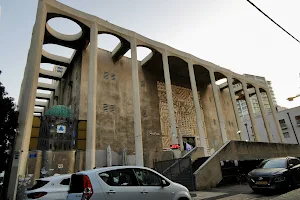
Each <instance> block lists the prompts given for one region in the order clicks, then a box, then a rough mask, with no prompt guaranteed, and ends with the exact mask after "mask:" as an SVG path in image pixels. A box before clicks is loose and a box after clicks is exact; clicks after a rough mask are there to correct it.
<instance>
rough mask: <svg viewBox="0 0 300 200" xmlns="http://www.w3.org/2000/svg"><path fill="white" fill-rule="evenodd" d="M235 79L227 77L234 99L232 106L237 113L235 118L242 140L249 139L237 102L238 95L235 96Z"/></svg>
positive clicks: (232, 98)
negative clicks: (233, 83)
mask: <svg viewBox="0 0 300 200" xmlns="http://www.w3.org/2000/svg"><path fill="white" fill-rule="evenodd" d="M232 82H233V79H232V78H231V77H227V84H228V88H229V92H230V97H231V101H232V106H233V110H234V115H235V119H236V123H237V126H238V130H239V131H241V133H240V135H241V136H240V138H241V140H247V139H248V138H247V137H246V135H247V133H244V132H243V131H244V127H243V124H242V121H241V118H240V113H239V110H238V107H237V103H236V97H235V92H234V89H233V85H232Z"/></svg>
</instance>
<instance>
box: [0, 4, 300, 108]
mask: <svg viewBox="0 0 300 200" xmlns="http://www.w3.org/2000/svg"><path fill="white" fill-rule="evenodd" d="M37 2H38V1H37V0H0V7H1V9H0V10H1V11H0V13H1V16H0V70H1V71H2V75H0V81H1V82H2V83H3V84H4V86H5V87H6V90H7V92H8V93H9V95H10V96H12V97H14V98H15V100H16V101H17V100H18V97H19V91H20V86H21V81H22V79H23V74H24V69H25V65H26V59H27V54H28V49H29V45H30V40H31V33H32V28H33V25H34V22H35V15H36V8H37ZM59 2H61V3H64V4H66V5H68V6H71V7H73V8H76V9H78V10H81V11H83V12H87V13H90V14H92V15H95V16H98V17H100V18H102V19H104V20H107V21H109V22H110V23H113V24H115V25H118V26H121V27H123V28H126V29H129V30H132V31H135V32H137V33H139V34H141V35H144V36H146V37H148V38H151V39H153V40H156V41H159V42H162V43H165V44H167V45H169V46H172V47H174V48H176V49H179V50H181V51H185V52H187V53H190V54H193V55H194V56H197V57H199V58H201V59H204V60H207V61H210V62H213V63H214V64H217V65H219V66H221V67H224V68H227V69H230V70H232V71H234V72H237V73H240V74H243V73H247V74H254V75H259V76H264V77H266V79H267V80H269V81H272V85H273V89H274V92H275V96H276V98H277V102H278V104H279V105H281V106H285V107H288V108H291V107H295V106H299V105H300V97H299V98H298V99H295V100H294V101H293V102H289V101H287V100H286V99H287V98H288V97H290V96H294V95H296V94H299V93H300V77H299V73H300V68H299V66H300V56H299V54H298V53H300V43H298V42H296V41H295V40H294V39H292V38H291V37H290V36H288V35H287V34H286V33H285V32H283V31H282V30H281V29H279V28H278V27H277V26H275V25H274V24H273V23H272V22H271V21H270V20H268V19H267V18H266V17H265V16H263V15H262V14H261V13H260V12H258V11H257V10H256V9H255V8H254V7H252V6H251V5H250V4H249V3H248V2H247V1H246V0H226V1H225V0H186V1H182V0H164V1H162V0H151V1H149V0H147V1H146V0H130V1H124V0H59ZM252 2H253V3H255V4H256V5H257V6H258V7H259V8H261V9H262V10H263V11H264V12H265V13H267V14H268V15H269V16H270V17H272V18H273V19H274V20H275V21H276V22H278V23H279V24H280V25H281V26H283V27H284V28H285V29H287V30H288V31H289V32H290V33H292V34H293V35H294V36H295V37H296V38H298V39H300V26H299V24H298V23H299V19H300V12H299V7H300V1H299V0H288V1H283V0H263V1H262V0H252ZM49 25H50V26H52V27H53V28H55V29H56V30H58V31H61V32H63V33H66V34H74V33H77V32H78V31H79V30H80V29H79V28H78V26H77V25H75V24H73V23H71V22H68V21H62V20H60V19H54V20H51V21H49ZM98 38H99V41H98V47H99V48H104V49H107V50H112V49H113V48H114V47H115V46H116V45H117V44H118V40H117V39H116V38H114V37H113V36H109V35H100V36H99V37H98ZM43 48H44V49H45V50H47V51H49V52H51V53H54V54H58V55H64V56H67V57H68V56H70V55H71V54H72V51H71V50H70V49H67V48H59V47H57V46H55V45H45V46H43ZM146 52H147V50H143V49H138V57H139V59H141V58H142V57H143V56H145V54H146ZM126 55H130V54H126ZM41 67H42V68H45V69H49V67H50V66H49V65H45V64H44V65H43V66H41ZM42 81H43V80H42Z"/></svg>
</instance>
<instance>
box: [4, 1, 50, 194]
mask: <svg viewBox="0 0 300 200" xmlns="http://www.w3.org/2000/svg"><path fill="white" fill-rule="evenodd" d="M46 15H47V10H46V7H45V5H44V2H43V1H39V2H38V9H37V14H36V22H35V25H34V27H33V33H32V38H31V44H30V49H29V52H28V58H27V63H26V70H25V73H26V74H25V77H26V80H24V86H23V89H22V91H21V93H22V94H21V100H20V101H19V102H20V107H19V121H18V122H19V128H18V131H19V133H18V134H17V136H16V144H15V152H14V154H13V163H12V168H11V173H10V178H9V185H8V193H7V195H8V197H9V198H10V199H12V200H15V199H16V193H17V186H18V178H19V177H24V176H25V173H26V166H27V158H28V150H29V143H30V136H31V129H32V120H33V112H34V104H35V98H36V90H37V84H38V78H39V70H40V61H41V53H42V45H43V41H44V33H45V25H46Z"/></svg>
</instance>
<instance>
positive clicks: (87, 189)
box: [82, 175, 94, 200]
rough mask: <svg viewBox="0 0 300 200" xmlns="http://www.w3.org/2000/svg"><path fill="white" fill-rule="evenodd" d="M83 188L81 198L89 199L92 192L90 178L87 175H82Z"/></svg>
mask: <svg viewBox="0 0 300 200" xmlns="http://www.w3.org/2000/svg"><path fill="white" fill-rule="evenodd" d="M83 188H84V189H83V195H82V200H89V199H90V198H91V197H92V195H93V194H94V192H93V186H92V183H91V180H90V178H89V177H88V176H87V175H84V176H83Z"/></svg>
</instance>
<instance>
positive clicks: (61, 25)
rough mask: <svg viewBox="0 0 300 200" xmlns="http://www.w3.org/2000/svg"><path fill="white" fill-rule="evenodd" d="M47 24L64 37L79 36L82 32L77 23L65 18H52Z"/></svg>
mask: <svg viewBox="0 0 300 200" xmlns="http://www.w3.org/2000/svg"><path fill="white" fill-rule="evenodd" d="M47 23H48V25H49V26H50V27H51V28H52V29H53V30H55V31H56V32H58V33H61V34H64V35H77V34H79V33H80V32H81V31H82V29H81V27H80V26H79V25H78V24H77V23H76V22H74V21H72V20H70V19H67V18H63V17H54V18H51V19H50V20H48V21H47Z"/></svg>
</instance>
